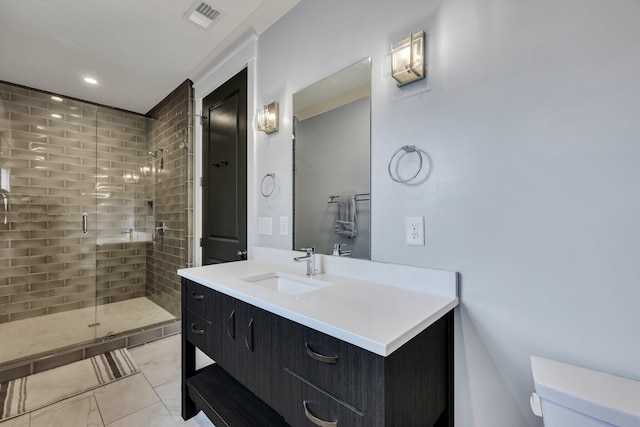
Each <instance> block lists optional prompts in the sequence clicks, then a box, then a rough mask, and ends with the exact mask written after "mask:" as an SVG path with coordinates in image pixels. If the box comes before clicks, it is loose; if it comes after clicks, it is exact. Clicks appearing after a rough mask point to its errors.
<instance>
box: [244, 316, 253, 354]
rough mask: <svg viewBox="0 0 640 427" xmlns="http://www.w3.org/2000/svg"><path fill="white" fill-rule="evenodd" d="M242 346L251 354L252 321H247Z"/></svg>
mask: <svg viewBox="0 0 640 427" xmlns="http://www.w3.org/2000/svg"><path fill="white" fill-rule="evenodd" d="M244 346H245V347H247V348H248V349H249V350H250V351H251V352H253V319H249V324H248V325H247V329H246V330H245V331H244Z"/></svg>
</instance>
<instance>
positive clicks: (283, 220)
mask: <svg viewBox="0 0 640 427" xmlns="http://www.w3.org/2000/svg"><path fill="white" fill-rule="evenodd" d="M287 234H289V217H288V216H281V217H280V235H281V236H286V235H287Z"/></svg>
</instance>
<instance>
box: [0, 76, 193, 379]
mask: <svg viewBox="0 0 640 427" xmlns="http://www.w3.org/2000/svg"><path fill="white" fill-rule="evenodd" d="M187 83H188V82H185V84H183V85H181V86H180V87H179V88H178V89H176V90H175V91H174V92H173V93H172V94H171V95H169V96H168V97H167V99H165V101H163V102H162V103H160V104H159V105H158V106H156V107H155V108H154V109H153V110H152V111H151V112H150V113H149V114H148V116H149V117H147V116H142V115H138V114H134V113H129V112H125V111H121V110H117V109H112V108H107V107H102V106H96V105H93V104H90V103H87V102H81V101H78V100H73V99H66V98H64V97H59V96H52V95H51V94H47V93H44V92H40V91H37V90H34V89H29V88H24V87H20V86H16V85H12V84H7V83H1V82H0V340H2V342H3V345H2V346H0V378H2V372H3V370H4V371H6V370H7V369H8V367H12V368H13V367H16V366H19V365H20V363H21V362H23V361H26V360H30V361H34V360H36V361H37V360H45V359H44V358H46V357H52V356H55V355H59V354H66V355H68V356H69V357H68V358H78V357H81V356H80V353H82V352H84V350H83V351H82V352H81V351H80V350H78V349H79V348H82V349H86V348H87V346H88V345H90V344H91V343H94V344H95V343H96V342H102V341H104V342H105V343H106V342H108V341H109V340H110V339H114V340H118V339H121V340H122V339H128V338H129V337H130V336H131V334H132V333H135V332H144V333H147V335H146V337H140V338H138V339H139V340H142V339H146V338H153V337H154V336H156V335H158V334H163V333H164V331H163V330H162V328H164V327H165V326H166V325H171V326H170V327H169V329H171V328H173V329H172V330H176V331H177V328H175V327H174V326H177V325H175V321H176V319H177V317H178V316H179V314H180V295H179V293H180V282H179V280H178V276H177V275H176V269H177V268H181V267H184V266H187V265H188V262H189V254H188V242H187V238H188V236H187V212H188V208H189V201H188V200H187V192H186V188H187V185H188V178H187V175H188V173H189V170H188V169H189V166H190V164H191V163H190V158H189V156H190V155H191V154H190V153H189V150H188V149H186V150H185V149H182V147H184V146H185V143H186V142H187V140H188V135H189V134H190V129H191V123H190V119H189V117H190V114H191V106H190V103H191V86H190V84H187ZM187 147H188V145H187ZM151 153H153V154H154V155H153V156H149V154H151ZM159 223H163V224H164V229H163V233H162V234H163V235H162V236H160V238H156V232H157V224H159ZM153 327H159V328H160V329H157V328H156V329H153ZM158 331H159V332H158ZM156 337H157V336H156ZM119 345H120V346H122V342H120V344H119ZM65 352H66V353H65ZM82 357H84V356H82ZM30 363H31V364H32V367H33V365H34V363H33V362H30ZM5 368H7V369H5Z"/></svg>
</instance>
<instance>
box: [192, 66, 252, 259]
mask: <svg viewBox="0 0 640 427" xmlns="http://www.w3.org/2000/svg"><path fill="white" fill-rule="evenodd" d="M202 109H203V115H205V116H206V119H205V120H204V123H203V127H202V135H203V136H202V138H203V141H202V147H203V148H202V150H203V153H202V154H203V159H204V165H203V168H202V170H203V182H202V186H203V189H202V194H203V212H202V226H203V227H202V228H203V233H202V234H203V239H202V262H203V264H217V263H221V262H228V261H237V260H240V259H246V249H247V70H246V68H245V69H244V70H242V71H241V72H239V73H238V74H236V75H235V76H233V77H232V78H231V79H229V80H228V81H227V82H226V83H224V84H223V85H222V86H220V87H219V88H218V89H216V90H215V91H213V92H212V93H210V94H209V95H207V97H206V98H204V101H203V105H202Z"/></svg>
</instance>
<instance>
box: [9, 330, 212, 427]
mask: <svg viewBox="0 0 640 427" xmlns="http://www.w3.org/2000/svg"><path fill="white" fill-rule="evenodd" d="M129 352H130V353H131V356H132V357H133V358H134V359H135V361H136V363H138V366H140V370H141V372H140V373H139V374H136V375H132V376H130V377H127V378H124V379H122V380H119V381H116V382H113V383H110V384H107V385H105V386H103V387H100V388H97V389H95V390H92V391H89V392H86V393H84V394H81V395H78V396H75V397H71V398H69V399H66V400H63V401H61V402H58V403H55V404H53V405H50V406H47V407H45V408H42V409H39V410H37V411H33V412H31V413H28V414H24V415H21V416H19V417H16V418H13V419H10V420H7V421H4V422H1V423H0V427H125V426H126V427H165V426H166V427H176V426H188V427H214V426H213V424H212V423H211V421H209V419H208V418H207V417H206V416H205V415H204V414H203V413H202V412H201V413H199V414H198V415H197V416H196V417H194V418H192V419H190V420H188V421H184V420H183V419H182V417H181V416H180V410H181V408H180V404H181V399H180V357H181V354H180V352H181V348H180V335H174V336H171V337H168V338H163V339H161V340H158V341H154V342H152V343H149V344H146V345H143V346H140V347H135V348H132V349H129ZM198 356H199V359H198V362H197V364H198V367H202V366H205V365H207V364H209V363H211V360H208V359H207V357H206V356H204V355H203V354H201V353H199V354H198Z"/></svg>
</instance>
